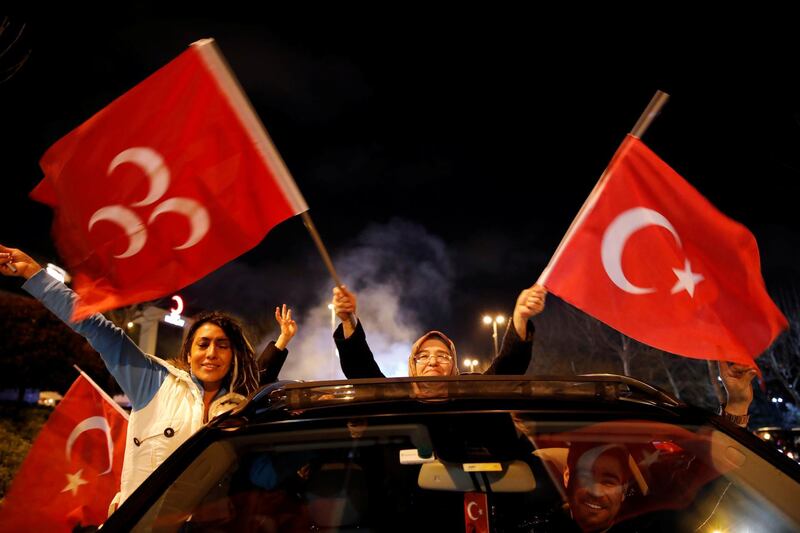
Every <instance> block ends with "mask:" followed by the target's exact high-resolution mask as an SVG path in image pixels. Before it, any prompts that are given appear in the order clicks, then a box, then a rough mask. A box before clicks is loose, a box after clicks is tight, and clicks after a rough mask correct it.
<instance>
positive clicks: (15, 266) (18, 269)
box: [0, 244, 42, 279]
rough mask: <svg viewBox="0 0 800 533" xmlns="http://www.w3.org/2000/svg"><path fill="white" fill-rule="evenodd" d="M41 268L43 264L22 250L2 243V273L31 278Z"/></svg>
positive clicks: (0, 272) (0, 257)
mask: <svg viewBox="0 0 800 533" xmlns="http://www.w3.org/2000/svg"><path fill="white" fill-rule="evenodd" d="M41 269H42V267H41V265H39V263H37V262H36V261H34V260H33V259H31V258H30V256H29V255H27V254H26V253H25V252H23V251H22V250H18V249H16V248H8V247H6V246H3V245H2V244H0V274H3V275H4V276H18V277H22V278H25V279H29V278H30V277H31V276H33V275H34V274H36V273H37V272H39V271H40V270H41Z"/></svg>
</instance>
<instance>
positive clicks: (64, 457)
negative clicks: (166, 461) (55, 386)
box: [0, 375, 128, 533]
mask: <svg viewBox="0 0 800 533" xmlns="http://www.w3.org/2000/svg"><path fill="white" fill-rule="evenodd" d="M127 427H128V420H127V415H126V414H125V412H124V411H122V409H121V408H120V407H119V406H117V405H116V404H114V403H113V402H112V401H111V400H110V399H109V398H108V397H107V396H106V395H104V394H102V393H101V392H100V391H99V390H98V389H97V388H95V386H93V385H92V384H91V383H90V382H89V381H88V380H87V379H86V378H85V377H83V376H82V375H81V376H79V377H78V379H77V380H75V383H73V384H72V386H71V387H70V389H69V391H68V392H67V394H66V395H65V396H64V399H63V400H62V401H61V403H60V404H59V405H58V406H57V407H56V409H55V410H54V411H53V413H52V414H51V415H50V418H49V419H48V420H47V423H46V424H45V425H44V427H42V430H41V432H40V433H39V435H38V436H37V437H36V440H35V441H34V443H33V446H32V447H31V449H30V451H29V452H28V455H27V456H26V457H25V461H24V462H23V463H22V466H21V467H20V469H19V471H18V472H17V475H16V477H14V481H13V482H12V484H11V488H10V489H9V491H8V493H7V494H6V498H5V501H4V502H3V506H2V509H0V524H2V527H0V529H2V530H3V531H9V532H11V531H49V532H51V533H55V532H58V531H72V529H73V528H74V527H75V526H76V525H78V524H81V525H84V526H87V525H92V524H93V525H99V524H102V523H103V522H104V521H105V520H106V518H107V516H108V506H109V504H110V503H111V500H112V499H113V498H114V496H115V495H116V493H117V492H118V491H119V483H120V475H121V473H122V459H123V456H124V452H125V434H126V431H127Z"/></svg>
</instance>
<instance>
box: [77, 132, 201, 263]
mask: <svg viewBox="0 0 800 533" xmlns="http://www.w3.org/2000/svg"><path fill="white" fill-rule="evenodd" d="M123 163H131V164H134V165H136V166H138V167H139V168H140V169H141V170H142V172H144V173H145V175H147V177H148V178H149V180H150V181H149V185H150V186H149V188H148V191H147V195H146V196H145V198H144V199H143V200H140V201H138V202H135V203H132V204H131V207H143V206H147V205H150V204H152V203H155V202H157V201H158V200H159V199H160V198H161V197H162V196H164V194H165V193H166V192H167V189H169V181H170V172H169V168H168V167H167V165H166V163H165V162H164V158H163V157H161V155H160V154H159V153H158V152H156V151H155V150H153V149H152V148H148V147H146V146H136V147H133V148H128V149H127V150H123V151H122V152H120V153H119V154H117V155H116V156H115V157H114V159H113V160H112V161H111V164H110V165H109V166H108V171H107V174H109V175H110V174H111V173H112V172H113V171H114V169H116V168H117V167H118V166H119V165H121V164H123ZM169 212H172V213H178V214H180V215H183V216H185V217H186V218H187V219H189V225H190V226H191V229H190V232H189V237H188V238H187V239H186V241H185V242H184V243H183V244H181V245H179V246H175V247H173V249H174V250H185V249H186V248H191V247H192V246H194V245H195V244H197V243H198V242H200V239H202V238H203V237H204V236H205V234H206V233H208V230H209V228H210V227H211V219H210V217H209V215H208V211H207V210H206V208H205V207H203V206H202V205H201V204H200V203H199V202H197V201H196V200H192V199H191V198H168V199H166V200H164V201H163V202H161V203H160V204H158V205H157V206H156V208H155V209H154V210H153V212H152V213H151V214H150V219H149V220H148V224H152V223H153V220H155V219H156V217H158V216H159V215H162V214H164V213H169ZM101 220H105V221H109V222H113V223H114V224H117V225H118V226H120V227H121V228H122V229H123V230H124V231H125V235H127V236H128V248H127V249H126V250H125V251H124V252H122V253H121V254H119V255H115V256H114V257H116V258H118V259H125V258H126V257H131V256H133V255H136V254H137V253H139V252H140V251H141V250H142V248H144V245H145V243H146V242H147V227H146V226H145V224H144V223H143V222H142V219H141V218H139V216H138V215H137V214H136V213H135V212H134V211H133V210H132V209H130V208H129V207H126V206H124V205H109V206H105V207H101V208H100V209H98V210H97V211H95V212H94V213H93V214H92V217H91V218H90V219H89V231H91V230H92V226H94V225H95V224H96V223H97V222H99V221H101Z"/></svg>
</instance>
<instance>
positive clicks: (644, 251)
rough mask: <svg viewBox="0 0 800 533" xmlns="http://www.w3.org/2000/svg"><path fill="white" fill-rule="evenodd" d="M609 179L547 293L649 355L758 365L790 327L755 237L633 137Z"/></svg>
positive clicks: (579, 223)
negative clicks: (646, 348)
mask: <svg viewBox="0 0 800 533" xmlns="http://www.w3.org/2000/svg"><path fill="white" fill-rule="evenodd" d="M602 180H603V181H601V183H600V186H599V187H598V188H597V190H596V191H595V192H594V194H593V197H591V198H590V203H589V204H587V206H586V209H585V210H584V211H583V213H582V215H581V216H580V217H579V218H578V219H577V220H576V223H575V226H574V228H573V230H572V231H571V234H570V235H568V236H567V238H566V239H565V244H564V245H563V247H562V248H561V249H560V252H557V253H556V255H555V256H554V258H553V259H552V260H551V264H550V265H549V266H548V268H547V269H546V270H545V272H544V273H543V274H542V279H541V281H543V283H544V285H545V286H546V287H547V288H548V289H549V290H550V291H551V292H553V293H554V294H556V295H557V296H559V297H561V298H563V299H564V300H566V301H567V302H569V303H570V304H572V305H574V306H575V307H578V308H579V309H582V310H583V311H585V312H586V313H588V314H590V315H592V316H594V317H595V318H597V319H599V320H601V321H603V322H605V323H606V324H608V325H609V326H611V327H612V328H614V329H616V330H619V331H621V332H622V333H624V334H625V335H628V336H629V337H632V338H634V339H636V340H638V341H641V342H643V343H645V344H648V345H650V346H654V347H656V348H659V349H661V350H664V351H667V352H671V353H674V354H679V355H684V356H687V357H693V358H698V359H713V360H726V361H733V362H737V363H742V364H745V365H748V366H751V367H752V366H755V363H754V358H755V357H757V356H758V355H760V354H761V353H762V352H763V351H764V350H766V349H767V348H768V347H769V345H770V344H771V343H772V341H773V340H775V337H777V336H778V334H779V333H780V332H781V331H782V330H783V329H784V328H786V326H787V322H786V318H785V317H784V316H783V314H781V312H780V310H779V309H778V308H777V307H776V306H775V304H774V302H773V301H772V300H771V299H770V297H769V294H767V291H766V288H765V286H764V280H763V279H762V277H761V267H760V262H759V255H758V246H757V245H756V240H755V237H753V235H752V234H751V233H750V232H749V231H748V230H747V228H745V227H744V226H742V225H741V224H739V223H737V222H734V221H733V220H731V219H729V218H727V217H726V216H725V215H723V214H722V213H720V212H719V211H718V210H717V209H716V208H715V207H714V206H713V205H711V203H710V202H709V201H708V200H706V199H705V198H704V197H703V196H702V195H700V193H698V192H697V190H696V189H694V188H693V187H692V186H691V185H689V183H688V182H686V180H684V179H683V178H682V177H681V176H679V175H678V174H677V173H676V172H675V171H674V170H672V169H671V168H670V167H669V166H668V165H667V164H666V163H664V162H663V161H662V160H661V159H659V157H658V156H657V155H656V154H655V153H653V152H652V151H651V150H650V149H649V148H647V146H645V145H644V143H642V142H641V141H640V140H639V139H636V138H634V137H632V136H628V138H627V139H626V140H625V142H624V143H623V144H622V146H621V147H620V149H619V150H618V152H617V154H616V155H615V157H614V159H613V160H612V162H611V164H610V165H609V167H608V170H607V171H606V174H605V175H604V177H603V178H602Z"/></svg>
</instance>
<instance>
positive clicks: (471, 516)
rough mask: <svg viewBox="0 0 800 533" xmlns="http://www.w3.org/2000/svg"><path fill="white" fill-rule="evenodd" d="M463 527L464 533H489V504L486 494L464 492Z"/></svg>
mask: <svg viewBox="0 0 800 533" xmlns="http://www.w3.org/2000/svg"><path fill="white" fill-rule="evenodd" d="M464 527H465V531H466V533H489V505H488V502H487V500H486V494H484V493H482V492H465V493H464Z"/></svg>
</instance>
